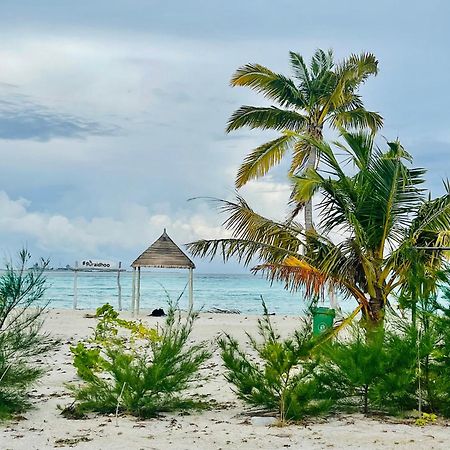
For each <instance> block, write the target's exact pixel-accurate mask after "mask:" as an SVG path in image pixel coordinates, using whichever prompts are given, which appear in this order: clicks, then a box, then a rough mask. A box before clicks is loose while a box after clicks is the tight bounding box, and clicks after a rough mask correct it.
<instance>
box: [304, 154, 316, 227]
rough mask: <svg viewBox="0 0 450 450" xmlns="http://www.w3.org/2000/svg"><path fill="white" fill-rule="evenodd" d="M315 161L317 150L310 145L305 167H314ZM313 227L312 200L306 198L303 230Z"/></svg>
mask: <svg viewBox="0 0 450 450" xmlns="http://www.w3.org/2000/svg"><path fill="white" fill-rule="evenodd" d="M316 163H317V150H316V149H315V148H314V147H310V150H309V155H308V161H307V163H306V169H314V168H315V167H316ZM312 229H313V202H312V199H311V200H308V202H307V203H306V204H305V230H306V231H311V230H312Z"/></svg>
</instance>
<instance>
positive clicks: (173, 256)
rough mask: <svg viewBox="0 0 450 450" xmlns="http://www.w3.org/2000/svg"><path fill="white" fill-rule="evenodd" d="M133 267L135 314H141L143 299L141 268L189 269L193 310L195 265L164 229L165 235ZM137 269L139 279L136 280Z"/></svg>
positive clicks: (133, 304)
mask: <svg viewBox="0 0 450 450" xmlns="http://www.w3.org/2000/svg"><path fill="white" fill-rule="evenodd" d="M131 267H133V284H132V296H131V297H132V298H131V302H132V304H131V308H132V311H133V314H139V306H140V297H141V267H159V268H170V269H188V270H189V308H192V306H193V303H194V300H193V297H194V295H193V294H194V291H193V287H194V276H193V273H194V269H195V264H194V263H193V262H192V261H191V260H190V259H189V258H188V256H187V255H186V254H185V253H184V252H183V251H182V250H181V249H180V248H179V247H178V246H177V244H175V242H173V241H172V239H170V237H169V235H168V234H167V232H166V229H165V228H164V232H163V234H162V235H161V236H160V237H159V238H158V239H157V240H156V241H155V242H153V244H152V245H150V247H149V248H148V249H147V250H145V251H144V252H143V253H142V254H141V255H140V256H139V257H138V258H136V259H135V260H134V261H133V263H132V264H131ZM136 269H137V278H136Z"/></svg>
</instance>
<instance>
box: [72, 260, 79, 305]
mask: <svg viewBox="0 0 450 450" xmlns="http://www.w3.org/2000/svg"><path fill="white" fill-rule="evenodd" d="M77 303H78V261H76V262H75V271H74V274H73V309H77Z"/></svg>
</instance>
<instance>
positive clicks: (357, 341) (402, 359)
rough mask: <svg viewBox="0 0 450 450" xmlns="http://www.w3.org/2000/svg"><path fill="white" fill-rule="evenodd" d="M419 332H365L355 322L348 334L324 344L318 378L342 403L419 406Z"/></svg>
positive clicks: (369, 407) (397, 408) (392, 409)
mask: <svg viewBox="0 0 450 450" xmlns="http://www.w3.org/2000/svg"><path fill="white" fill-rule="evenodd" d="M416 339H417V336H416V333H415V332H414V330H413V329H408V328H406V329H404V330H403V331H400V330H399V329H397V330H396V331H395V332H391V331H388V330H383V329H380V330H379V331H378V332H373V331H372V332H371V333H370V335H367V333H366V330H365V329H362V328H361V327H359V326H357V325H355V326H354V327H353V328H352V333H351V337H350V339H345V340H339V339H337V340H335V341H334V342H332V343H328V344H327V345H325V346H323V347H322V349H321V363H320V370H318V371H316V377H317V381H318V383H319V384H320V385H321V386H322V389H323V390H324V391H326V392H329V396H330V397H331V398H335V399H337V404H336V406H337V407H338V408H344V409H347V410H348V409H350V410H354V409H360V410H362V412H364V413H365V414H367V413H369V412H370V411H372V412H373V411H379V412H387V413H394V414H397V413H400V412H402V411H406V410H411V409H414V408H415V407H417V396H416V378H417V369H416V366H417V345H416V343H417V340H416Z"/></svg>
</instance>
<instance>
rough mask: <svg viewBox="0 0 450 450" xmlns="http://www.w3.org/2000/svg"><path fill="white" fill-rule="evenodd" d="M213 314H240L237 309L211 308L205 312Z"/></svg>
mask: <svg viewBox="0 0 450 450" xmlns="http://www.w3.org/2000/svg"><path fill="white" fill-rule="evenodd" d="M206 312H208V313H213V314H240V313H241V312H240V311H239V310H238V309H222V308H211V309H208V311H206Z"/></svg>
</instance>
